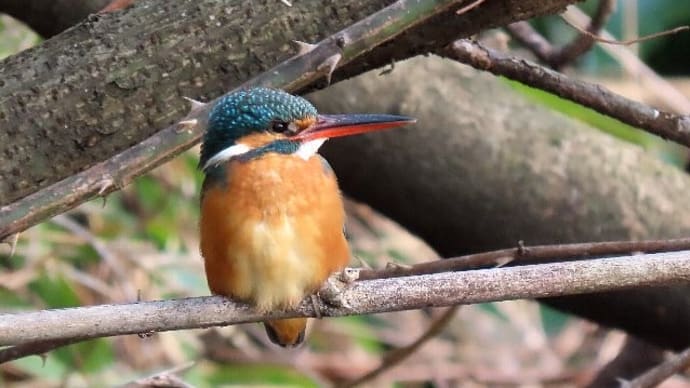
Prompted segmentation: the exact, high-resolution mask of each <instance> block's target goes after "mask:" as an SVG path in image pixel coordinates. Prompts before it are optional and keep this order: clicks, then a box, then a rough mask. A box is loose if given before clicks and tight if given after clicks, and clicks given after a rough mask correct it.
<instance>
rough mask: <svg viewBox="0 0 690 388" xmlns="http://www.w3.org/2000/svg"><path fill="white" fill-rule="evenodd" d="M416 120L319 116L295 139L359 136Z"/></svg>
mask: <svg viewBox="0 0 690 388" xmlns="http://www.w3.org/2000/svg"><path fill="white" fill-rule="evenodd" d="M415 122H417V120H416V119H413V118H411V117H407V116H396V115H381V114H346V115H319V116H317V118H316V122H315V123H314V124H312V125H311V126H310V127H308V128H305V129H304V130H303V131H302V132H300V133H298V134H297V135H295V136H294V137H293V138H294V139H299V140H313V139H323V138H331V137H341V136H349V135H357V134H359V133H365V132H372V131H380V130H382V129H387V128H393V127H399V126H402V125H407V124H413V123H415Z"/></svg>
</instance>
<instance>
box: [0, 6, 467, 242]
mask: <svg viewBox="0 0 690 388" xmlns="http://www.w3.org/2000/svg"><path fill="white" fill-rule="evenodd" d="M458 2H459V1H458V0H445V1H440V2H433V4H432V3H431V2H418V1H411V0H402V1H398V2H396V3H394V4H393V5H391V6H389V7H387V8H385V9H383V10H381V11H379V12H377V13H375V14H373V15H371V16H369V17H367V18H365V19H364V20H361V21H359V22H357V23H355V24H353V25H352V26H350V27H348V28H346V29H344V30H342V31H340V32H338V33H336V34H334V35H332V36H330V37H328V38H326V39H324V40H323V41H321V42H319V43H318V44H317V45H315V46H313V47H311V48H310V51H308V52H306V53H304V54H302V55H297V56H295V57H292V58H290V59H288V60H287V61H285V62H283V63H280V64H279V65H277V66H275V67H274V68H272V69H270V70H268V71H266V72H264V73H262V74H261V75H259V76H257V77H256V78H254V79H252V80H251V81H249V82H247V83H245V84H243V85H242V86H240V87H248V86H252V85H254V86H256V85H263V86H270V87H276V88H282V89H285V90H288V91H295V90H299V89H303V88H305V87H306V86H307V85H309V84H311V83H313V82H314V81H316V80H318V79H319V78H321V77H323V76H324V75H327V76H328V77H330V74H331V73H332V72H333V70H335V69H336V68H338V67H340V66H343V65H345V64H347V63H349V62H351V61H353V60H354V59H356V58H358V57H359V56H361V55H363V54H364V53H367V52H368V51H370V50H371V49H372V48H374V47H376V46H378V45H380V44H382V43H383V42H386V41H388V40H390V39H392V38H393V37H395V36H397V35H399V34H401V33H403V32H404V31H405V30H407V29H409V28H411V27H413V26H416V25H418V24H420V23H422V22H424V21H426V20H428V19H430V18H431V17H433V16H435V15H437V14H439V13H441V12H443V11H445V10H447V9H448V8H450V7H451V6H452V5H454V4H455V3H458ZM324 65H326V66H324ZM209 106H210V104H209V105H207V106H206V107H201V108H197V109H193V110H192V112H191V113H190V115H189V116H187V118H186V119H185V120H188V121H193V120H199V122H200V123H201V122H203V118H204V117H206V115H207V114H208V110H209ZM203 130H204V128H203V125H191V126H189V125H187V126H182V125H179V124H174V125H172V126H170V127H168V128H166V129H164V130H162V131H160V132H159V133H157V134H156V135H154V136H152V137H150V138H149V139H146V140H144V141H143V142H141V143H139V144H137V145H136V146H134V147H132V148H129V149H127V150H125V151H123V152H121V153H119V154H117V155H115V156H114V157H112V158H110V159H108V160H106V161H104V162H101V163H98V164H97V165H95V166H93V167H91V168H89V169H88V170H85V171H83V172H81V173H79V174H76V175H73V176H71V177H69V178H66V179H64V180H62V181H60V182H58V183H56V184H54V185H52V186H49V187H47V188H45V189H43V190H41V191H38V192H36V193H34V194H31V195H29V196H27V197H24V198H22V199H20V200H18V201H16V202H14V203H12V204H10V205H7V206H4V207H2V208H0V241H2V240H3V239H5V238H7V237H8V236H10V235H12V234H15V233H18V232H20V231H22V230H25V229H26V228H28V227H30V226H32V225H34V224H36V223H38V222H39V221H41V220H43V219H46V218H49V217H51V216H54V215H56V214H59V213H61V212H64V211H66V210H68V209H70V208H72V207H74V206H76V205H78V204H80V203H82V202H84V201H86V200H88V199H91V198H93V197H95V196H102V195H106V194H108V193H110V192H112V191H115V190H118V189H120V188H122V187H123V186H125V185H127V184H128V183H129V182H130V181H131V180H132V179H134V178H135V177H137V176H139V175H141V174H143V173H145V172H146V171H149V170H151V169H153V168H154V167H156V166H158V165H160V164H162V163H164V162H165V161H167V160H169V159H171V158H172V157H174V156H176V155H178V154H179V153H181V152H182V151H184V150H186V149H188V148H190V147H191V146H192V145H194V144H196V143H197V142H198V140H199V138H200V137H201V133H202V131H203Z"/></svg>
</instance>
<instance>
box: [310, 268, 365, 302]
mask: <svg viewBox="0 0 690 388" xmlns="http://www.w3.org/2000/svg"><path fill="white" fill-rule="evenodd" d="M358 278H359V269H358V268H345V269H344V270H343V271H341V272H336V273H334V274H333V275H331V276H330V277H329V278H328V279H326V282H325V283H324V284H323V286H322V287H321V289H320V290H319V292H318V294H319V297H320V298H321V300H323V301H324V303H326V304H328V305H331V306H333V307H336V308H345V309H351V308H352V306H351V305H350V303H349V302H348V300H347V299H346V298H345V297H344V295H343V292H344V291H345V290H346V289H347V288H348V287H349V286H350V284H352V283H353V282H354V281H355V280H357V279H358Z"/></svg>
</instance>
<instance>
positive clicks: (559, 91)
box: [439, 39, 690, 147]
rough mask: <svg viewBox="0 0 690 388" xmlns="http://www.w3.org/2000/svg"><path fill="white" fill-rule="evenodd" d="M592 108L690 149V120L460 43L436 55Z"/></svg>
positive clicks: (591, 84) (685, 116)
mask: <svg viewBox="0 0 690 388" xmlns="http://www.w3.org/2000/svg"><path fill="white" fill-rule="evenodd" d="M439 54H440V55H443V56H446V57H449V58H452V59H455V60H457V61H460V62H462V63H465V64H467V65H470V66H472V67H475V68H477V69H479V70H485V71H489V72H491V73H493V74H496V75H501V76H504V77H507V78H510V79H513V80H516V81H518V82H522V83H524V84H526V85H529V86H532V87H536V88H539V89H542V90H545V91H547V92H550V93H553V94H556V95H558V96H559V97H562V98H565V99H568V100H571V101H574V102H576V103H578V104H581V105H584V106H586V107H589V108H592V109H594V110H596V111H597V112H599V113H602V114H605V115H608V116H611V117H613V118H616V119H618V120H620V121H622V122H624V123H626V124H630V125H632V126H634V127H637V128H640V129H643V130H645V131H647V132H650V133H653V134H655V135H658V136H661V137H662V138H664V139H668V140H672V141H674V142H676V143H679V144H682V145H684V146H688V147H690V116H687V115H676V114H673V113H670V112H664V111H662V110H658V109H654V108H652V107H650V106H648V105H645V104H643V103H641V102H637V101H634V100H631V99H628V98H625V97H623V96H621V95H619V94H616V93H613V92H611V91H609V90H608V89H606V88H604V87H602V86H600V85H597V84H593V83H589V82H586V81H580V80H576V79H572V78H569V77H567V76H566V75H564V74H561V73H559V72H557V71H554V70H551V69H549V68H546V67H544V66H540V65H538V64H536V63H534V62H530V61H528V60H525V59H519V58H515V57H511V56H508V55H506V54H503V53H500V52H497V51H495V50H492V49H490V48H487V47H484V46H483V45H481V44H479V43H476V42H472V41H470V40H465V39H461V40H458V41H456V42H455V43H453V44H452V45H451V46H450V47H448V48H446V49H444V50H443V51H441V52H440V53H439Z"/></svg>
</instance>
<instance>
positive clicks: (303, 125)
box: [295, 116, 316, 132]
mask: <svg viewBox="0 0 690 388" xmlns="http://www.w3.org/2000/svg"><path fill="white" fill-rule="evenodd" d="M314 123H316V117H314V116H311V117H305V118H303V119H300V120H295V124H297V126H298V127H299V129H300V132H301V131H303V130H305V129H307V128H309V127H311V126H312V125H314Z"/></svg>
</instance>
